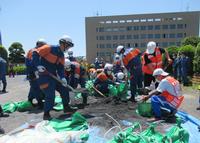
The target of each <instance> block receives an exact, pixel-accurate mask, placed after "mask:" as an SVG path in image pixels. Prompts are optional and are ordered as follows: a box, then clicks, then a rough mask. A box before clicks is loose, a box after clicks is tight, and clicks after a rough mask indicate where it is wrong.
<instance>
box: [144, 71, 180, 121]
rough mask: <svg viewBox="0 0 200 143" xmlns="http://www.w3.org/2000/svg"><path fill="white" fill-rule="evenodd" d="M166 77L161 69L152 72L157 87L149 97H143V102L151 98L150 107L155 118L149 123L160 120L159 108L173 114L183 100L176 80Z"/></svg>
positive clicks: (166, 74) (165, 73)
mask: <svg viewBox="0 0 200 143" xmlns="http://www.w3.org/2000/svg"><path fill="white" fill-rule="evenodd" d="M168 75H169V74H168V73H167V72H165V71H164V70H163V69H161V68H158V69H156V70H155V71H154V72H153V76H154V77H155V78H156V80H157V81H159V85H158V87H157V89H155V90H153V91H151V92H150V93H149V95H147V96H143V100H148V99H149V98H151V105H152V109H153V113H154V116H155V117H154V118H152V119H150V120H149V121H157V120H160V119H162V115H161V107H163V108H166V109H168V110H170V111H171V113H175V112H176V111H177V108H178V107H179V106H180V105H181V103H182V101H183V99H184V96H183V95H182V93H181V85H180V84H179V82H178V80H176V79H175V78H173V77H171V76H168Z"/></svg>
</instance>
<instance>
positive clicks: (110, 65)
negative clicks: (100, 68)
mask: <svg viewBox="0 0 200 143" xmlns="http://www.w3.org/2000/svg"><path fill="white" fill-rule="evenodd" d="M104 69H105V70H110V71H112V69H113V65H112V64H109V63H106V65H105V66H104Z"/></svg>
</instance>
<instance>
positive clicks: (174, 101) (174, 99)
mask: <svg viewBox="0 0 200 143" xmlns="http://www.w3.org/2000/svg"><path fill="white" fill-rule="evenodd" d="M166 79H167V81H168V82H169V83H170V84H171V85H172V86H173V88H174V92H175V93H176V90H175V87H176V86H179V82H178V81H177V80H176V79H175V78H173V77H171V76H168V77H166ZM161 95H162V96H164V97H165V98H166V100H167V101H168V102H169V103H170V104H171V105H173V106H174V107H176V108H178V107H179V106H180V105H181V103H182V101H183V99H184V96H183V95H176V96H175V95H172V94H171V93H169V92H168V91H163V92H162V94H161Z"/></svg>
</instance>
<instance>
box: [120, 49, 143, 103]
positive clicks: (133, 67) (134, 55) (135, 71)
mask: <svg viewBox="0 0 200 143" xmlns="http://www.w3.org/2000/svg"><path fill="white" fill-rule="evenodd" d="M116 52H117V54H119V55H121V56H122V62H123V65H124V66H125V68H126V69H127V71H128V72H129V73H130V89H131V98H130V99H129V100H130V101H131V102H136V100H135V96H136V91H137V89H138V88H142V79H143V75H142V64H141V52H140V50H139V49H138V48H128V49H125V47H124V46H122V45H119V46H118V47H117V50H116Z"/></svg>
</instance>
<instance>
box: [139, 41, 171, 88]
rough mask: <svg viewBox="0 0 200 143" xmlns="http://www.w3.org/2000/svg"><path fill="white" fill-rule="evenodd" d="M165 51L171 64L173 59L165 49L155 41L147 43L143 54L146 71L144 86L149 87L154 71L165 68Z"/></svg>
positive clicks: (143, 65)
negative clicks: (163, 58) (163, 61)
mask: <svg viewBox="0 0 200 143" xmlns="http://www.w3.org/2000/svg"><path fill="white" fill-rule="evenodd" d="M164 53H165V55H166V58H167V60H168V63H169V64H171V63H172V60H171V58H170V57H169V54H168V52H167V51H166V50H165V49H162V48H159V47H157V46H156V43H155V42H154V41H150V42H148V44H147V49H146V51H145V52H144V53H143V55H142V71H143V73H144V87H149V86H150V85H151V82H152V81H155V78H154V77H153V71H154V70H155V69H157V68H163V63H162V55H163V54H164Z"/></svg>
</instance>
